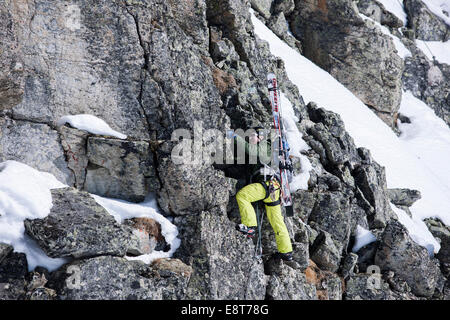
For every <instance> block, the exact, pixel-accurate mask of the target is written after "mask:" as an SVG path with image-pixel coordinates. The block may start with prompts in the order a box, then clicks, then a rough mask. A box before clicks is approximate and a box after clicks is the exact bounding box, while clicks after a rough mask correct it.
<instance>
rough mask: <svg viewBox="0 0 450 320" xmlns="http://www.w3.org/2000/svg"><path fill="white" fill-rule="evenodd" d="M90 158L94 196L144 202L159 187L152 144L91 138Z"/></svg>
mask: <svg viewBox="0 0 450 320" xmlns="http://www.w3.org/2000/svg"><path fill="white" fill-rule="evenodd" d="M86 157H87V159H88V165H87V167H86V180H85V182H84V190H86V191H88V192H90V193H94V194H98V195H100V196H104V197H108V198H121V199H124V200H128V201H133V202H141V201H143V200H144V199H145V197H146V196H147V194H148V192H149V191H152V192H154V191H156V190H157V189H158V187H159V185H158V180H157V177H156V174H155V169H154V167H155V166H154V163H153V153H152V151H151V149H150V144H149V143H148V142H145V141H122V140H119V139H105V138H98V137H89V138H88V140H87V154H86Z"/></svg>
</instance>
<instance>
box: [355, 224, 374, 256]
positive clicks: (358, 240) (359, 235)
mask: <svg viewBox="0 0 450 320" xmlns="http://www.w3.org/2000/svg"><path fill="white" fill-rule="evenodd" d="M376 240H377V237H375V235H374V234H373V233H372V232H370V231H369V230H367V229H365V228H363V227H361V226H360V225H358V226H357V227H356V236H355V244H354V245H353V248H352V252H355V253H356V252H358V251H359V249H361V248H362V247H364V246H366V245H368V244H369V243H372V242H374V241H376Z"/></svg>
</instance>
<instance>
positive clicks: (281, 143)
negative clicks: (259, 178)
mask: <svg viewBox="0 0 450 320" xmlns="http://www.w3.org/2000/svg"><path fill="white" fill-rule="evenodd" d="M267 88H268V90H269V97H270V103H271V106H272V115H273V127H274V129H275V132H276V136H275V140H274V141H275V143H273V147H272V158H273V163H274V164H273V166H274V168H275V170H279V172H280V183H281V202H282V203H283V206H284V207H285V209H286V215H287V216H292V215H293V213H294V212H293V208H292V195H291V190H290V187H289V182H290V181H291V180H292V172H293V167H292V161H291V158H290V155H289V144H288V141H287V138H286V136H287V134H286V133H287V132H286V129H285V127H284V124H283V120H282V116H281V104H280V100H281V99H280V90H279V88H278V83H277V78H276V76H275V74H273V73H269V74H268V75H267Z"/></svg>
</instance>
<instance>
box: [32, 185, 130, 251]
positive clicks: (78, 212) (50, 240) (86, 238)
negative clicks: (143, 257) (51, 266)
mask: <svg viewBox="0 0 450 320" xmlns="http://www.w3.org/2000/svg"><path fill="white" fill-rule="evenodd" d="M52 199H53V207H52V209H51V211H50V214H49V216H48V217H46V218H44V219H34V220H28V219H27V220H25V230H26V232H27V234H29V235H30V236H31V237H32V238H33V239H35V240H36V241H37V243H38V244H39V246H40V247H41V248H42V249H43V250H44V251H45V253H46V254H47V255H48V256H50V257H53V258H60V257H74V258H84V257H93V256H98V255H116V256H124V255H125V254H126V253H127V251H130V250H131V249H132V248H134V246H135V244H134V243H136V241H137V239H136V238H134V235H132V234H131V232H130V230H127V229H124V228H123V227H121V226H120V225H119V224H118V223H117V222H116V221H115V220H114V218H113V217H112V216H111V215H110V214H109V213H108V212H106V210H105V209H104V208H103V207H101V206H100V205H98V204H97V203H96V202H95V200H94V199H93V198H92V197H90V196H89V194H87V193H84V192H79V191H76V190H74V189H70V188H63V189H53V190H52Z"/></svg>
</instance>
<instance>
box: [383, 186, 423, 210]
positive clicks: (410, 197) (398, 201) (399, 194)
mask: <svg viewBox="0 0 450 320" xmlns="http://www.w3.org/2000/svg"><path fill="white" fill-rule="evenodd" d="M387 191H388V196H389V200H390V201H391V202H392V203H393V204H395V205H399V206H405V207H410V206H412V205H413V203H414V202H416V201H417V200H419V199H420V198H421V197H422V196H421V195H420V191H419V190H411V189H401V188H393V189H388V190H387Z"/></svg>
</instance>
